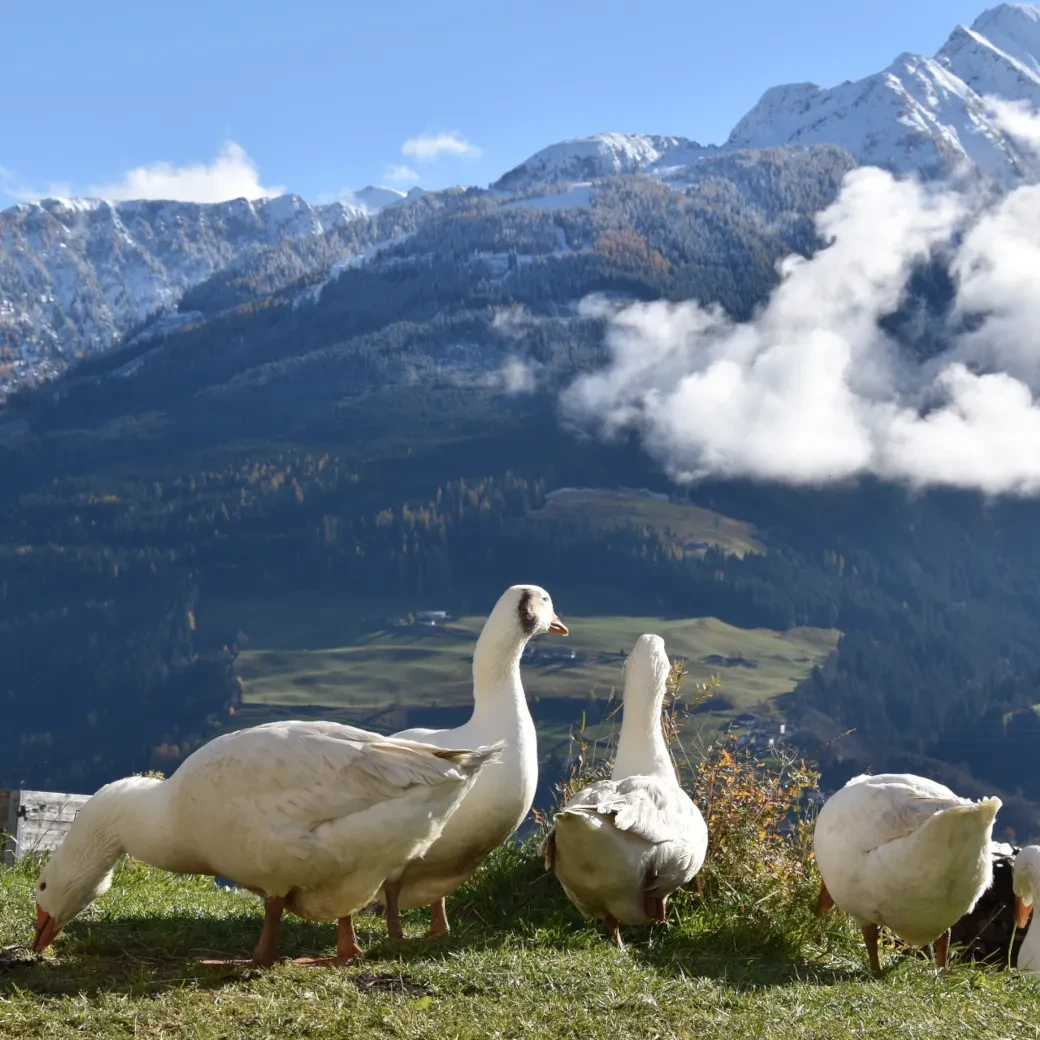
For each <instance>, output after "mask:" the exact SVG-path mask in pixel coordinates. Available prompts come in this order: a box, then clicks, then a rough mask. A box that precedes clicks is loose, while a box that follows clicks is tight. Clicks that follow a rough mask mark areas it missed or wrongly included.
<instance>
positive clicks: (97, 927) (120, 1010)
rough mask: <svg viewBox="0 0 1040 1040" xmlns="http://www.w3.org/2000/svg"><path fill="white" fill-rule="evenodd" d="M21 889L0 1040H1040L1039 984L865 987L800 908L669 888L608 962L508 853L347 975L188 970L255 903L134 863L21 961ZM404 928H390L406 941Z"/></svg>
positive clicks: (839, 926)
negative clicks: (764, 920) (435, 925)
mask: <svg viewBox="0 0 1040 1040" xmlns="http://www.w3.org/2000/svg"><path fill="white" fill-rule="evenodd" d="M32 879H33V870H32V869H31V867H17V868H14V869H0V1036H2V1037H4V1038H8V1037H10V1038H12V1040H13V1038H19V1040H29V1038H46V1040H66V1038H72V1037H84V1036H87V1037H94V1038H98V1040H114V1038H131V1037H160V1038H169V1040H179V1038H183V1040H189V1038H190V1040H237V1038H243V1040H244V1038H247V1037H248V1038H249V1040H275V1038H277V1040H295V1038H304V1037H306V1038H312V1040H313V1038H318V1040H321V1038H330V1040H331V1038H336V1040H341V1038H344V1037H367V1036H385V1037H394V1038H401V1040H412V1038H414V1040H419V1038H423V1040H435V1038H442V1037H443V1038H485V1037H500V1038H514V1037H516V1038H519V1037H524V1038H542V1037H545V1038H549V1037H580V1038H583V1040H601V1038H609V1040H617V1038H619V1037H646V1038H672V1037H676V1038H678V1037H682V1038H686V1037H690V1038H693V1037H730V1038H740V1040H745V1038H746V1040H751V1038H762V1040H770V1038H782V1040H829V1038H834V1040H837V1038H841V1040H845V1038H849V1037H861V1038H878V1040H881V1038H883V1040H893V1038H903V1037H906V1038H924V1037H938V1036H941V1037H943V1038H944V1040H962V1038H964V1040H968V1038H972V1040H978V1038H983V1037H985V1038H989V1040H999V1038H1015V1040H1018V1038H1026V1037H1029V1038H1034V1040H1035V1038H1036V1037H1037V1036H1038V1035H1040V1027H1038V1014H1037V1011H1038V1008H1040V984H1038V982H1037V981H1035V980H1032V979H1029V978H1025V977H1020V976H1018V975H1016V974H1015V973H1013V972H998V971H995V970H980V969H976V968H972V967H969V966H964V965H954V966H953V967H952V968H951V969H950V970H948V971H947V972H945V973H943V974H942V975H937V974H936V972H935V970H934V968H933V966H932V965H931V964H930V963H929V962H928V961H926V960H924V959H920V958H917V957H914V956H910V955H906V954H901V953H898V952H896V951H895V950H893V949H892V948H890V947H889V948H886V949H885V950H884V951H883V962H884V963H885V971H884V973H883V975H882V977H881V978H879V979H873V978H871V977H870V976H869V975H868V974H867V972H866V970H865V958H864V953H863V949H862V946H861V943H860V942H859V941H858V937H857V936H856V935H855V934H854V933H853V931H852V929H851V928H850V926H849V925H848V923H847V922H846V921H844V920H843V919H842V918H841V917H840V916H832V917H831V918H829V919H828V921H827V923H826V924H824V925H821V924H818V923H817V922H815V920H814V919H813V918H812V915H811V910H810V908H809V906H808V899H807V900H806V901H805V902H806V905H800V906H796V907H790V908H777V909H776V912H777V914H781V913H782V914H783V915H784V916H783V920H784V922H786V923H787V928H786V930H784V929H780V930H779V931H778V932H777V934H776V935H774V936H772V937H769V938H765V939H764V938H763V937H762V936H759V935H755V934H753V933H749V932H747V931H746V930H745V929H743V927H742V921H744V920H745V919H746V915H743V913H742V911H743V910H744V909H745V908H743V907H741V906H738V905H733V906H730V907H729V908H723V909H720V908H719V907H717V906H714V905H707V904H701V903H700V902H698V901H697V900H696V899H695V897H694V896H692V895H691V894H689V893H685V892H680V893H678V894H677V896H676V897H675V899H674V900H673V905H672V907H671V909H670V914H669V917H670V923H669V925H668V926H665V927H658V928H655V929H653V930H645V931H644V930H640V929H629V930H627V932H626V936H625V937H626V941H627V942H628V947H627V949H626V950H624V951H618V950H615V949H614V948H613V947H612V946H611V945H610V944H609V943H608V942H607V940H606V939H605V937H604V936H603V934H602V933H601V932H599V931H597V929H596V927H595V926H594V925H590V924H587V923H585V922H583V921H582V919H581V918H580V916H579V915H578V914H577V912H576V911H575V910H574V909H573V908H572V907H571V906H570V904H569V903H567V902H566V901H565V900H564V899H563V897H562V896H561V894H560V891H559V888H558V886H557V885H556V882H555V880H554V879H553V878H551V877H550V876H548V875H545V874H543V873H542V871H541V868H540V865H539V864H538V863H537V861H536V860H535V859H534V858H533V857H531V856H530V855H529V854H525V853H523V852H516V851H510V850H500V851H499V852H498V853H496V854H495V855H494V856H493V857H492V859H491V861H490V864H489V866H487V867H485V869H484V871H482V873H481V874H480V875H478V877H477V878H476V879H475V881H474V882H473V883H471V884H470V885H469V886H467V887H466V888H465V889H464V890H462V891H461V892H459V893H457V894H456V896H455V897H453V898H452V900H450V902H449V913H450V914H451V915H452V919H453V921H454V924H455V927H454V931H453V932H452V934H451V936H450V937H449V938H447V939H446V940H442V941H440V942H437V943H428V942H427V941H425V940H422V939H415V940H412V941H410V942H406V943H396V942H393V941H391V940H389V939H388V938H387V936H386V932H385V928H384V926H383V923H382V921H381V920H379V919H378V918H375V917H371V916H367V915H362V916H359V918H358V931H359V937H360V941H361V944H362V946H363V947H364V948H365V950H366V956H365V959H364V960H363V961H361V962H359V963H357V964H356V965H352V966H350V967H348V968H345V969H338V968H307V967H302V966H298V965H294V964H292V963H291V962H289V961H286V962H283V963H280V964H279V965H277V966H276V967H275V968H273V969H271V970H269V971H263V972H262V971H254V970H251V969H248V968H226V967H204V966H202V965H199V964H197V963H195V959H196V958H198V957H200V956H205V955H210V956H212V955H213V954H214V953H217V954H218V955H230V956H235V955H240V954H241V955H245V954H247V953H248V951H249V950H250V949H251V948H252V945H253V943H254V942H255V940H256V936H257V934H258V931H259V927H260V916H259V902H258V901H257V900H256V899H254V898H252V897H249V896H242V895H235V894H229V893H225V892H221V891H216V890H214V888H213V885H212V882H211V881H210V880H209V879H202V878H181V877H175V876H173V875H169V874H164V873H161V872H158V871H154V870H151V869H148V868H144V867H140V866H134V865H127V866H124V867H123V868H121V869H120V871H119V872H118V873H117V876H116V881H115V884H114V886H113V889H112V890H111V892H109V894H108V895H106V896H105V897H103V898H102V899H101V900H100V901H99V902H98V903H97V904H96V905H95V906H94V907H93V908H92V909H90V910H89V911H87V912H85V913H84V914H83V915H81V916H80V918H78V919H77V920H76V921H75V922H73V923H72V924H71V925H70V926H69V927H68V928H67V929H66V931H65V932H64V933H63V934H62V935H61V936H59V938H58V940H57V941H56V943H55V945H54V947H53V952H51V951H48V953H46V954H45V955H43V957H41V958H35V957H33V955H31V954H29V953H28V952H27V951H26V949H25V948H24V944H26V943H28V942H29V940H30V936H31V926H32V921H33V908H32ZM420 918H421V915H420V914H419V913H418V912H412V913H410V914H408V915H407V918H406V925H405V927H406V930H407V931H409V932H410V933H411V934H412V935H418V934H420V933H421V928H422V923H421V919H420ZM283 936H284V943H283V953H284V954H286V955H288V956H290V957H291V956H300V955H303V954H314V953H331V952H332V950H333V945H334V929H333V927H332V926H331V925H316V924H310V923H307V922H303V921H300V920H298V919H295V918H291V917H290V918H287V919H286V923H285V926H284V927H283Z"/></svg>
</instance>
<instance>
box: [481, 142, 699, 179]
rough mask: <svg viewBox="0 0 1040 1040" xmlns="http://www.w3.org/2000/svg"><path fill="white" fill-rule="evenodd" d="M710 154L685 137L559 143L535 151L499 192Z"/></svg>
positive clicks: (599, 176) (505, 176)
mask: <svg viewBox="0 0 1040 1040" xmlns="http://www.w3.org/2000/svg"><path fill="white" fill-rule="evenodd" d="M706 151H707V150H706V149H705V148H703V147H702V146H701V145H699V144H697V142H696V141H691V140H689V139H687V138H685V137H667V136H664V135H661V134H620V133H610V132H607V133H600V134H591V135H590V136H588V137H575V138H572V139H571V140H568V141H560V142H558V143H557V144H551V145H549V147H548V148H543V149H542V150H541V151H540V152H535V154H534V155H532V156H531V157H530V158H529V159H527V160H525V161H524V162H522V163H521V164H520V165H519V166H517V167H514V168H513V169H512V170H510V171H509V172H508V173H505V174H503V175H502V176H501V177H500V178H499V179H498V180H497V181H496V182H495V183H494V184H493V185H492V188H494V189H495V190H497V191H521V190H524V189H526V188H530V187H535V186H538V185H550V184H562V183H575V182H577V181H593V180H600V179H602V178H603V177H612V176H616V175H617V174H623V173H642V172H645V171H648V170H649V169H651V168H652V167H654V166H657V165H659V164H662V163H665V164H666V165H688V164H689V163H691V162H693V161H694V160H695V159H696V158H698V157H699V156H700V155H702V154H704V153H705V152H706Z"/></svg>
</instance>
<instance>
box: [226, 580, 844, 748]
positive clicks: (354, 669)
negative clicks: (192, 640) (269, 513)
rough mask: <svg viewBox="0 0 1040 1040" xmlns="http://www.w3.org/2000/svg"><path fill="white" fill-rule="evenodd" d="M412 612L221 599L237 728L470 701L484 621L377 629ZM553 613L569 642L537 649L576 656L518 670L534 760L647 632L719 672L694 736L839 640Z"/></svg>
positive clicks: (393, 713) (702, 671) (801, 632)
mask: <svg viewBox="0 0 1040 1040" xmlns="http://www.w3.org/2000/svg"><path fill="white" fill-rule="evenodd" d="M409 606H410V605H409V604H407V603H398V604H396V605H393V606H391V605H386V607H385V609H383V610H382V611H381V612H380V611H378V610H377V609H376V608H373V607H372V606H371V605H369V606H368V608H367V609H368V610H369V612H370V614H369V616H368V617H366V618H361V617H358V616H356V615H353V614H351V613H350V611H349V608H346V607H344V606H342V605H340V606H339V607H338V608H337V607H334V606H330V605H329V604H328V603H327V602H326V601H323V600H313V599H312V600H307V599H294V600H289V601H283V600H278V601H270V602H266V603H265V602H263V601H257V600H253V601H250V602H248V603H243V604H241V606H240V607H236V606H235V605H234V604H231V603H225V604H222V605H221V606H220V608H219V609H220V612H221V614H222V615H224V616H227V617H238V618H240V620H239V621H236V622H235V624H236V625H239V626H240V627H242V628H243V629H245V631H246V632H247V633H248V635H249V636H250V644H249V646H250V648H249V649H247V650H246V651H245V652H243V653H242V654H241V655H240V657H239V659H238V662H237V667H238V673H239V674H240V675H241V677H242V679H243V680H244V682H245V704H246V710H245V711H244V712H243V713H242V721H244V722H249V723H256V722H259V721H262V720H266V719H268V718H277V717H288V716H291V715H292V714H293V713H294V712H295V713H297V714H298V713H299V712H300V709H303V708H308V709H314V708H320V709H321V712H322V714H324V715H325V716H326V717H328V718H332V719H337V720H340V721H345V722H351V723H355V724H363V725H370V726H372V727H374V728H377V729H382V728H389V727H397V728H403V727H404V726H405V725H415V724H416V718H415V715H414V713H415V712H416V711H417V710H419V709H423V708H438V707H441V708H442V707H452V706H454V707H465V706H468V705H469V704H471V703H472V680H471V671H470V667H471V666H470V659H471V655H472V653H473V646H474V643H475V642H476V639H477V636H478V635H479V634H480V629H481V626H482V625H483V622H484V618H483V617H465V618H460V619H459V620H457V621H455V622H453V623H452V624H451V625H449V626H447V627H445V628H443V629H425V628H421V627H417V626H411V627H408V628H386V627H382V620H381V619H382V618H385V617H387V616H389V615H393V614H397V613H402V612H405V611H406V610H407V609H408V607H409ZM411 606H413V607H414V606H415V604H411ZM559 609H560V611H561V613H562V614H563V616H564V618H565V620H566V622H567V624H568V626H569V627H570V632H571V634H570V636H569V637H568V638H567V639H565V640H556V639H554V638H553V637H550V636H541V637H539V639H538V640H537V642H536V644H535V646H536V647H538V648H543V649H549V648H559V647H570V648H573V649H574V650H576V651H579V652H580V653H581V654H582V655H583V659H582V660H579V661H575V662H560V663H550V664H541V665H539V664H535V663H529V664H525V665H524V667H523V674H524V687H525V689H526V691H527V694H528V699H529V701H530V703H531V711H532V714H533V716H534V719H535V723H536V725H537V727H538V730H539V737H540V743H541V751H542V753H543V754H549V753H552V752H556V753H557V754H558V753H560V751H561V750H565V749H566V744H567V742H568V739H569V734H570V731H571V728H572V726H573V725H574V724H575V723H576V722H577V721H578V720H580V718H581V715H582V711H583V709H584V708H585V706H586V705H587V703H588V701H589V700H590V699H592V700H599V701H606V700H607V698H609V697H610V695H611V692H612V691H614V692H615V693H616V695H620V690H621V686H622V683H623V671H622V663H621V658H619V657H618V656H616V655H617V653H618V652H619V651H621V650H625V651H628V650H631V648H632V646H633V644H634V643H635V641H636V639H637V638H638V636H640V635H641V634H642V633H644V632H656V633H657V634H659V635H660V636H662V637H663V638H664V640H665V644H666V646H667V648H668V652H669V654H670V655H671V656H672V657H673V658H676V657H679V658H685V659H686V661H687V663H688V667H689V673H690V677H691V679H692V681H694V682H702V681H705V680H707V679H708V677H709V676H710V675H712V674H716V675H719V676H720V677H721V679H722V689H721V691H720V692H721V693H722V694H723V696H724V697H725V698H726V699H727V700H728V701H729V703H730V705H731V706H730V707H727V708H723V709H720V710H718V711H711V712H707V713H705V714H703V715H697V716H694V717H691V719H690V721H689V722H688V723H687V725H688V726H695V727H696V728H697V730H698V731H699V733H698V736H699V737H704V736H707V735H708V734H709V733H712V732H715V731H716V730H718V728H719V727H720V726H722V725H723V724H725V723H726V722H727V721H728V720H729V719H730V718H732V717H733V716H734V715H736V714H738V713H740V712H741V711H745V710H748V709H751V708H761V707H762V706H763V705H766V704H767V703H768V702H769V701H770V700H772V699H773V698H775V697H777V696H778V695H780V694H782V693H786V692H788V691H790V690H792V689H794V687H795V686H796V685H797V684H798V682H799V681H800V680H801V679H802V678H804V676H806V675H807V674H808V673H809V671H810V670H811V669H812V667H813V665H815V664H821V663H822V662H823V661H824V660H825V659H826V657H827V655H828V654H830V653H832V652H833V651H834V649H835V648H836V647H837V642H838V638H839V636H840V633H839V632H838V631H837V630H835V629H812V628H796V629H791V630H790V631H788V632H776V631H772V630H769V629H740V628H735V627H733V626H732V625H727V624H725V623H724V622H722V621H718V620H717V619H715V618H690V619H678V620H676V619H664V618H654V617H614V616H591V617H586V616H575V615H570V614H567V613H566V611H565V610H564V609H563V607H562V606H560V608H559ZM236 610H237V613H236ZM713 655H714V656H718V657H722V658H728V659H732V658H743V659H745V660H746V661H750V662H754V664H755V667H754V668H751V667H745V666H743V665H725V664H720V663H717V662H710V663H704V660H705V658H708V657H711V656H713ZM409 713H412V714H411V715H409ZM420 714H421V711H420Z"/></svg>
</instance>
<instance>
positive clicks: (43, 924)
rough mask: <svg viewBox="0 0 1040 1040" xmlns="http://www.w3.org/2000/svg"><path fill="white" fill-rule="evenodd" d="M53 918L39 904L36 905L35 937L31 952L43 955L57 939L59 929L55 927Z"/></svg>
mask: <svg viewBox="0 0 1040 1040" xmlns="http://www.w3.org/2000/svg"><path fill="white" fill-rule="evenodd" d="M55 925H56V922H55V920H54V918H53V917H51V915H50V914H49V913H47V911H46V910H44V909H43V907H41V906H40V904H39V903H37V904H36V937H35V938H34V939H33V944H32V948H33V952H34V953H43V951H44V950H46V949H47V947H48V946H50V944H51V943H52V942H54V940H55V939H56V938H57V937H58V933H59V932H60V931H61V929H60V928H58V927H55Z"/></svg>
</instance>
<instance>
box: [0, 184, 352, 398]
mask: <svg viewBox="0 0 1040 1040" xmlns="http://www.w3.org/2000/svg"><path fill="white" fill-rule="evenodd" d="M365 211H366V210H365V209H363V208H361V207H358V206H356V205H349V204H345V203H342V202H334V203H331V204H329V205H326V206H311V205H309V204H308V203H307V202H305V201H304V200H303V199H301V198H300V197H299V196H298V195H282V196H279V197H277V198H272V199H261V200H258V201H255V202H249V201H247V200H246V199H236V200H234V201H231V202H221V203H215V204H196V203H187V202H120V203H110V202H106V201H104V200H99V199H46V200H44V201H42V202H33V203H23V204H21V205H19V206H14V207H12V208H11V209H7V210H4V211H3V212H0V351H2V352H3V356H4V359H5V361H6V369H7V371H6V375H5V378H4V380H3V381H4V382H5V383H7V384H8V385H11V384H17V383H19V382H22V381H24V379H26V378H29V376H30V374H31V375H34V376H35V377H41V376H46V375H47V374H49V373H53V372H56V371H59V370H60V369H61V368H62V367H63V366H64V364H67V363H68V361H70V360H71V359H72V358H74V357H75V356H77V355H78V354H80V353H82V352H89V351H96V350H103V349H105V348H106V347H109V346H111V345H112V344H113V343H115V342H116V341H117V340H118V339H119V338H120V337H121V336H122V335H123V334H124V333H125V332H126V331H127V330H128V329H130V328H132V327H133V326H134V325H135V324H137V323H138V322H140V321H142V320H143V319H144V318H146V317H147V316H148V315H149V314H151V313H152V312H154V311H155V310H156V309H158V308H160V307H163V306H172V305H174V304H176V302H177V300H178V299H179V298H180V297H181V295H182V294H183V293H184V291H185V290H186V289H188V288H189V287H191V286H193V285H197V284H198V283H199V282H201V281H203V280H204V279H206V278H208V277H209V276H210V275H212V274H213V273H214V272H215V271H217V270H219V269H221V268H224V267H226V266H228V265H229V264H232V263H234V262H235V261H237V260H239V259H241V258H242V257H243V256H245V255H246V254H248V253H249V252H250V251H251V250H254V249H257V248H259V247H262V246H265V245H268V244H271V243H274V242H279V241H284V240H285V239H291V238H298V237H303V236H315V235H320V234H321V233H322V232H323V231H326V230H328V229H329V228H332V227H336V226H338V225H342V224H345V223H347V222H349V221H353V220H358V219H364V213H365Z"/></svg>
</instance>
